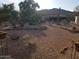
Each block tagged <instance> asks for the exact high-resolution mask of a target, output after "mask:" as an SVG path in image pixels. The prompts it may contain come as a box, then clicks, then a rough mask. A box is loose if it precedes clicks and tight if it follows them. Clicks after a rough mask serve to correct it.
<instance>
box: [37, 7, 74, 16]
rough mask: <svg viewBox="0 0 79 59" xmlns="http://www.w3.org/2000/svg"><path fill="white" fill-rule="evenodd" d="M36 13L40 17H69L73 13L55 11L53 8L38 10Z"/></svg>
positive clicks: (62, 10) (60, 10)
mask: <svg viewBox="0 0 79 59" xmlns="http://www.w3.org/2000/svg"><path fill="white" fill-rule="evenodd" d="M38 13H39V14H40V15H42V16H53V17H55V16H59V15H60V16H69V15H73V12H71V11H67V10H64V9H57V8H53V9H44V10H40V11H38Z"/></svg>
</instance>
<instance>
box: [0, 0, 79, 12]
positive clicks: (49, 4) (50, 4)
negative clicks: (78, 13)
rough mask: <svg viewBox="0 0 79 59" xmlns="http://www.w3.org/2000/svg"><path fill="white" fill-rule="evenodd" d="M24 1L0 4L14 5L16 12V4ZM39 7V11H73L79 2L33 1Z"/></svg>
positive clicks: (72, 0) (69, 0)
mask: <svg viewBox="0 0 79 59" xmlns="http://www.w3.org/2000/svg"><path fill="white" fill-rule="evenodd" d="M21 1H24V0H0V5H1V4H2V3H7V4H9V3H15V9H17V10H18V3H19V2H21ZM34 1H35V2H37V3H38V4H39V5H40V9H39V10H41V9H52V8H61V9H65V10H70V11H73V10H74V8H75V7H76V6H78V5H79V0H34Z"/></svg>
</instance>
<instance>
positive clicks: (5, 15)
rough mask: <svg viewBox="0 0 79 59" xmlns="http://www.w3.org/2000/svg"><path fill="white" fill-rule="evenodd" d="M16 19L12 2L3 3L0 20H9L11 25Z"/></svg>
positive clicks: (16, 14)
mask: <svg viewBox="0 0 79 59" xmlns="http://www.w3.org/2000/svg"><path fill="white" fill-rule="evenodd" d="M17 20H18V12H17V11H16V10H14V4H13V3H12V4H3V7H2V8H1V10H0V22H6V21H8V22H10V23H11V24H12V25H15V22H16V21H17Z"/></svg>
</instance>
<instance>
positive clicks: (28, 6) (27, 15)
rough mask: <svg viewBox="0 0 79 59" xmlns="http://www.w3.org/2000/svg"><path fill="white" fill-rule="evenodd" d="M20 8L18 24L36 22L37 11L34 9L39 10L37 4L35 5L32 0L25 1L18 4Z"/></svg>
mask: <svg viewBox="0 0 79 59" xmlns="http://www.w3.org/2000/svg"><path fill="white" fill-rule="evenodd" d="M19 7H20V17H21V18H20V23H21V24H25V23H34V22H35V21H37V17H38V16H37V11H36V8H39V5H38V3H35V1H33V0H25V1H24V2H20V3H19Z"/></svg>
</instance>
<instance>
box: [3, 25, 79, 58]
mask: <svg viewBox="0 0 79 59" xmlns="http://www.w3.org/2000/svg"><path fill="white" fill-rule="evenodd" d="M47 27H48V29H47V30H44V31H41V30H14V31H6V32H7V33H8V35H10V34H11V33H12V32H15V33H17V35H19V36H20V37H22V36H24V35H25V37H24V39H22V38H20V39H19V40H11V39H10V38H7V39H5V40H3V41H5V42H7V44H6V45H7V47H8V48H7V47H6V48H7V49H6V50H7V54H8V55H10V56H11V57H13V58H15V59H71V55H73V53H74V50H73V48H72V40H74V41H79V34H78V33H77V34H76V33H75V34H74V33H71V32H69V31H67V30H63V29H60V28H58V27H52V26H47ZM28 42H30V43H31V44H33V45H32V47H29V46H28ZM3 44H4V43H3ZM64 48H67V49H65V51H64V52H63V53H62V51H63V49H64ZM72 50H73V51H72ZM72 58H74V57H72ZM76 58H77V59H78V58H79V54H78V52H77V56H76Z"/></svg>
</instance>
